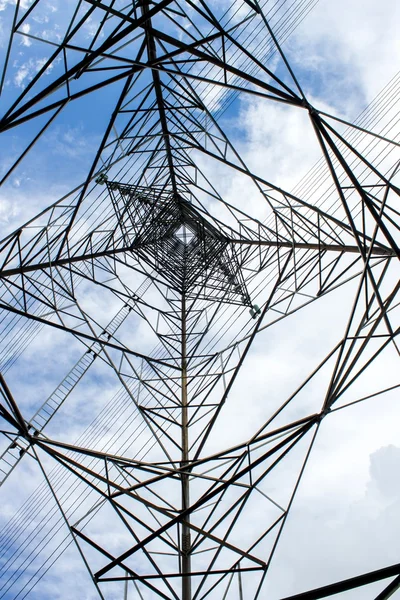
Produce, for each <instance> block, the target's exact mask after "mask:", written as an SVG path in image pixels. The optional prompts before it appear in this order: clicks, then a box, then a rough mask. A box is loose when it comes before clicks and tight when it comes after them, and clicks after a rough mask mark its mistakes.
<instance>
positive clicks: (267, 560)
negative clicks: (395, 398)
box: [0, 0, 400, 600]
mask: <svg viewBox="0 0 400 600" xmlns="http://www.w3.org/2000/svg"><path fill="white" fill-rule="evenodd" d="M72 4H73V5H74V6H73V7H72V6H71V7H70V8H73V10H72V11H71V15H70V19H69V20H66V21H65V30H63V31H62V33H60V35H59V39H58V40H57V41H51V44H49V40H47V39H46V38H45V36H42V37H41V36H40V35H36V34H34V33H32V31H33V29H32V28H33V24H34V22H39V20H40V18H41V15H42V13H41V11H42V10H43V9H44V8H43V6H44V5H43V2H40V1H35V2H33V3H31V4H30V5H29V7H24V6H22V4H20V3H17V4H16V6H15V12H14V17H13V21H12V28H11V29H12V33H11V36H10V42H9V45H8V48H7V50H6V53H5V60H4V65H5V68H4V75H3V79H2V86H3V95H4V97H5V103H6V109H5V111H4V113H3V116H2V119H1V121H0V130H1V131H2V132H3V133H4V135H7V132H9V131H13V130H14V128H17V127H18V128H19V129H20V128H24V127H25V128H26V129H27V132H28V135H30V139H29V140H27V144H26V148H24V149H23V150H22V152H21V154H20V156H18V157H17V158H16V160H15V161H14V162H13V164H11V165H9V166H8V168H7V172H6V173H5V175H4V178H3V182H6V181H7V179H8V178H9V177H10V176H11V174H12V173H13V172H14V170H15V169H16V168H17V167H18V165H19V164H20V162H21V161H22V160H23V159H24V158H25V157H26V155H27V153H28V151H29V150H30V149H31V148H32V147H33V146H34V144H35V143H39V142H40V141H41V140H43V139H44V140H46V137H45V136H46V133H47V131H48V129H49V128H51V127H52V126H53V123H56V122H58V120H59V119H61V118H63V115H64V114H65V113H66V114H70V113H68V111H69V110H70V107H71V106H75V104H76V103H79V102H80V101H81V100H82V99H88V98H89V99H92V98H93V100H91V102H93V103H94V104H93V105H95V104H96V102H98V101H99V98H100V99H101V98H105V97H106V91H109V90H112V93H113V96H112V98H111V100H110V98H109V97H107V102H108V105H111V104H112V109H111V110H110V111H109V118H108V120H107V121H106V122H105V123H104V124H103V129H102V137H101V140H100V143H99V144H98V149H97V151H96V154H95V156H94V159H93V162H92V165H91V168H90V169H89V172H88V173H87V177H86V178H85V181H84V182H83V183H82V185H80V186H79V187H78V188H77V189H74V190H73V191H72V192H71V193H68V194H67V195H65V196H64V197H63V198H61V199H60V200H58V201H56V202H55V203H54V204H52V205H51V206H50V207H49V208H47V209H45V210H43V211H42V212H41V213H40V214H39V215H38V216H37V217H35V218H33V219H31V220H30V221H29V222H28V223H26V224H25V225H22V226H21V227H19V228H18V229H17V230H16V231H15V232H13V233H10V234H9V235H8V236H6V237H5V238H4V239H3V240H2V242H1V244H0V287H1V296H0V297H1V301H0V306H1V309H2V311H3V315H4V316H3V324H4V331H5V332H6V334H7V335H8V332H13V331H15V327H16V326H19V323H21V322H24V323H25V322H26V323H28V324H29V323H33V324H35V326H39V325H40V326H42V325H43V326H46V327H50V328H51V327H52V328H54V329H56V330H58V331H63V332H65V333H66V334H68V335H70V336H73V337H74V338H75V339H77V340H79V341H80V342H81V343H82V345H83V347H84V354H83V355H82V357H81V358H80V359H79V360H78V362H77V363H76V364H75V365H74V366H73V367H72V369H71V370H70V371H69V372H68V374H67V375H66V376H65V378H64V379H63V381H62V383H61V384H60V386H58V387H57V388H56V389H55V391H54V392H53V393H52V394H51V395H50V397H49V398H48V399H47V400H46V401H45V402H44V403H43V404H41V405H40V406H39V408H38V409H37V410H36V412H35V414H34V416H33V417H31V416H30V415H26V414H24V411H23V410H21V400H20V399H19V398H18V397H15V395H14V393H13V390H12V389H11V388H10V387H9V386H8V384H7V377H6V375H1V378H0V383H1V394H2V398H1V403H0V415H1V417H2V425H1V427H2V432H3V434H4V435H5V436H6V437H7V439H8V440H9V445H8V446H7V448H6V449H5V451H4V453H3V455H2V458H1V462H0V468H1V477H2V479H1V482H2V483H3V482H4V481H5V480H6V479H7V477H8V475H9V474H10V473H11V471H12V470H13V468H14V467H15V466H16V465H17V463H19V462H20V461H21V460H22V459H23V460H27V458H24V457H28V456H29V457H30V458H31V459H33V460H35V461H36V462H37V464H38V468H40V470H41V472H42V475H43V479H44V482H45V485H46V490H47V488H48V490H49V491H48V492H46V493H48V494H50V496H51V498H52V501H53V502H54V503H55V505H56V506H57V510H58V513H57V514H58V515H59V519H61V524H63V526H64V527H67V528H68V535H69V537H68V540H69V541H71V540H72V541H73V543H74V545H75V546H76V551H77V552H78V553H79V554H80V556H81V558H82V560H83V562H84V564H85V566H86V568H87V571H88V573H89V574H90V577H91V579H92V581H93V585H94V588H95V589H96V591H97V593H98V595H99V597H101V598H104V599H105V600H109V599H111V598H117V597H118V598H123V597H125V598H130V597H131V596H130V594H132V597H135V598H136V597H138V598H156V597H157V598H158V597H159V598H166V599H171V598H176V599H177V600H178V599H181V600H195V599H196V600H200V599H202V598H240V599H242V598H246V600H247V599H250V598H263V597H265V596H263V594H264V591H263V590H265V586H266V585H267V583H268V574H269V570H270V566H271V562H272V561H273V559H274V556H275V554H276V551H277V548H278V546H279V543H280V540H281V536H282V532H283V531H284V528H285V525H286V522H287V518H288V515H289V513H290V509H291V507H292V504H293V501H294V499H295V494H296V492H297V489H298V487H299V484H300V482H301V478H302V475H303V473H304V471H305V469H306V466H307V463H308V460H309V457H310V455H311V452H312V449H313V446H314V443H315V440H316V439H317V437H318V436H319V435H320V431H321V430H323V421H324V419H326V418H328V419H329V418H330V415H331V413H332V412H333V411H335V410H336V409H338V408H344V409H345V407H346V406H347V405H349V406H350V405H352V404H353V403H355V402H359V401H361V400H363V399H364V396H366V394H364V396H363V395H362V394H361V392H360V391H358V389H357V384H358V382H359V381H360V379H362V378H363V377H366V376H367V375H368V373H369V369H370V368H371V366H372V365H375V364H377V361H381V360H383V364H384V360H385V357H386V356H387V354H388V353H393V354H394V355H395V356H396V355H397V353H398V346H397V342H396V336H397V334H398V331H399V326H398V307H397V304H398V258H399V248H398V237H399V236H398V233H399V232H398V206H397V203H398V197H399V188H398V185H397V183H398V181H397V172H398V159H399V157H398V154H397V155H396V152H398V147H399V144H398V142H396V141H393V140H392V139H391V138H390V137H389V135H388V134H387V131H386V130H382V129H378V128H374V127H372V129H371V130H369V129H368V128H367V127H366V126H364V124H363V122H362V121H361V122H360V123H359V124H350V123H347V122H346V121H344V120H343V119H341V118H339V117H337V116H335V115H333V114H330V113H328V112H326V111H323V110H319V109H318V107H315V106H313V105H312V104H311V103H310V101H309V99H308V98H307V96H306V94H305V92H304V90H303V85H302V82H301V78H298V77H297V76H296V73H295V71H294V69H292V67H291V65H290V64H289V62H288V60H287V57H286V55H285V53H284V52H283V50H282V46H281V42H282V39H281V38H282V34H281V33H280V29H279V23H277V22H275V21H274V18H275V17H274V14H273V13H272V12H271V11H270V9H269V7H268V3H264V4H261V3H259V2H257V0H254V1H251V2H250V0H246V1H245V2H243V3H242V4H241V6H240V11H239V12H236V4H235V3H232V6H233V5H234V6H235V11H234V14H232V11H231V10H225V9H223V8H221V7H218V6H216V5H215V3H212V2H207V1H203V0H201V1H200V2H193V3H192V2H189V1H188V2H178V1H172V0H159V1H157V2H150V1H147V0H141V1H140V2H133V3H128V4H124V3H123V2H115V1H114V0H109V1H104V2H98V1H94V0H93V1H92V0H91V1H89V0H87V1H86V2H85V3H83V4H82V2H77V3H71V5H72ZM75 5H76V6H75ZM231 8H232V7H231ZM285 18H286V23H288V24H289V25H291V24H292V23H293V22H294V21H295V20H296V19H297V18H298V16H297V15H296V14H295V13H294V12H292V13H291V12H290V11H289V14H288V15H286V17H285ZM93 19H95V20H96V19H98V21H96V22H98V27H97V29H96V32H95V34H94V36H93V37H92V38H91V39H90V40H89V41H88V40H87V39H86V38H85V35H84V31H85V27H86V26H87V24H88V23H89V22H91V21H92V22H93ZM177 32H179V34H178V33H177ZM18 36H23V39H27V40H29V43H31V44H32V45H33V46H34V47H35V48H36V47H37V48H38V49H39V50H41V49H42V47H43V46H46V48H47V46H48V45H51V52H50V54H49V55H48V57H47V58H46V59H45V60H44V61H43V62H42V64H41V65H40V67H39V68H38V71H37V73H36V74H34V76H33V77H32V79H31V80H30V81H29V83H27V84H26V87H25V88H24V89H23V90H22V91H21V92H20V93H19V95H18V97H17V98H12V99H10V98H9V96H8V91H7V87H6V85H5V84H6V80H7V73H8V72H9V71H10V69H12V64H13V56H14V54H13V53H15V52H17V49H18V48H17V44H18V42H17V41H16V40H17V39H18ZM85 40H86V41H85ZM271 56H274V61H275V64H274V66H273V67H272V66H270V63H269V59H270V58H271ZM239 92H240V93H242V94H247V95H249V97H255V98H257V99H262V100H263V101H265V102H266V103H268V102H277V103H281V104H283V105H284V106H285V107H287V109H288V110H293V111H303V112H304V114H307V116H308V119H309V124H310V128H312V129H313V131H314V133H315V138H316V140H317V142H318V144H319V146H320V150H321V156H322V161H323V164H324V169H325V170H324V173H326V180H325V181H324V182H322V183H321V184H320V187H319V189H315V187H314V188H313V189H311V190H303V191H302V192H301V193H293V192H289V191H286V190H284V189H283V188H282V187H280V186H279V184H278V183H277V182H271V181H269V180H268V179H266V178H265V177H263V176H260V175H259V174H256V173H253V172H251V171H250V169H249V168H248V167H247V165H246V163H245V161H244V160H243V158H242V157H241V155H240V154H239V152H238V151H237V150H236V148H235V145H234V144H233V143H232V142H231V140H230V139H229V137H228V136H227V134H226V133H225V131H224V128H223V126H222V125H221V119H220V117H221V115H222V114H223V110H224V109H225V108H226V106H227V105H228V104H229V103H230V102H232V101H233V100H234V99H235V98H236V96H237V94H238V93H239ZM86 108H87V105H86ZM99 112H100V108H99ZM88 118H89V117H88ZM388 130H390V127H389V126H388ZM215 165H218V167H217V166H215ZM229 174H230V175H229ZM227 177H237V178H238V179H236V180H235V181H237V182H238V189H237V191H236V194H235V193H233V194H231V195H230V196H232V198H230V199H229V201H228V199H227V198H226V197H224V196H223V195H222V193H221V192H220V187H221V181H220V180H221V179H223V178H225V179H226V178H227ZM241 182H245V184H242V183H241ZM253 206H256V207H257V208H256V209H254V210H253V208H252V207H253ZM258 207H260V208H258ZM338 289H343V290H346V289H349V290H351V296H350V291H349V299H350V300H349V306H348V321H347V324H346V327H345V329H344V331H343V332H341V333H340V334H338V339H337V343H336V344H335V345H334V347H333V348H331V349H330V350H329V352H328V353H327V354H326V357H325V358H324V359H323V360H322V362H321V363H320V364H318V365H316V366H315V370H314V371H313V372H312V373H311V374H310V375H307V376H306V374H305V377H304V381H303V383H302V384H301V385H300V386H299V387H298V388H297V389H296V390H294V391H293V393H292V394H290V395H289V396H285V397H282V398H280V400H279V403H278V404H276V405H269V403H268V402H267V396H268V392H267V390H266V391H265V394H266V406H265V409H264V410H263V411H261V417H260V422H259V423H258V424H257V427H255V428H254V431H253V432H252V435H251V436H250V437H247V438H244V439H243V438H241V439H230V434H229V430H228V431H226V430H224V429H223V427H222V429H221V427H219V429H216V428H217V425H218V424H219V423H220V422H221V421H222V422H223V419H224V411H225V409H226V405H227V400H228V398H229V396H230V395H231V394H233V393H235V386H236V385H237V383H238V381H239V378H240V374H241V372H242V369H243V366H244V365H245V364H246V361H248V360H250V359H251V356H252V351H253V348H254V347H255V345H256V344H257V341H258V340H263V339H265V336H266V335H267V334H268V332H269V330H270V328H272V327H276V326H277V324H278V323H281V322H282V321H283V320H284V319H286V318H287V317H290V316H291V315H293V314H294V313H297V312H298V311H300V310H301V309H302V308H304V307H306V306H308V305H310V304H311V303H315V306H318V302H319V301H320V299H322V298H323V297H325V296H326V295H327V294H330V293H332V292H333V291H335V290H338ZM93 290H96V291H93ZM90 293H93V294H97V295H98V297H101V298H102V300H103V299H107V302H109V304H110V306H111V305H112V306H117V312H116V314H115V315H113V316H112V315H109V317H112V318H111V320H110V319H109V323H108V325H107V324H106V322H105V321H104V318H103V319H102V320H101V319H99V318H98V316H97V314H96V310H95V309H93V307H92V310H90V309H89V308H88V306H87V297H88V294H90ZM263 336H264V337H263ZM6 340H7V337H6ZM382 357H383V358H382ZM93 364H96V365H99V364H101V365H102V368H104V370H106V371H107V372H110V373H112V376H113V377H114V378H115V381H116V382H118V384H119V385H120V389H121V394H122V396H123V398H125V399H126V402H127V403H128V404H129V410H131V411H132V413H129V414H131V415H132V418H131V417H129V419H128V418H127V417H126V414H125V412H123V411H122V408H121V405H119V404H118V402H119V400H118V398H115V397H114V399H113V400H112V402H111V403H110V405H109V408H108V409H107V410H108V411H109V412H103V413H101V415H100V416H99V418H98V420H96V421H95V424H94V426H93V431H92V430H91V434H90V436H86V437H85V436H84V437H83V438H82V439H81V440H80V441H78V442H74V440H70V439H65V437H63V436H62V435H61V436H60V437H59V438H55V437H53V436H51V435H48V434H47V433H46V429H45V427H47V424H48V422H49V421H50V420H51V419H53V417H54V416H55V414H56V412H57V411H58V410H59V409H61V407H63V406H64V402H65V401H66V400H67V399H68V398H69V396H70V395H71V394H73V393H75V394H78V395H79V389H80V387H79V386H81V385H82V382H83V381H84V379H85V376H87V373H88V371H89V369H91V367H92V365H93ZM317 378H318V382H319V384H318V385H319V394H318V398H317V399H316V401H315V402H314V404H313V406H312V410H311V408H310V404H309V403H308V402H307V401H306V402H303V400H304V394H305V395H306V396H307V394H311V392H309V390H310V389H312V386H313V385H314V380H315V379H317ZM246 386H247V395H246V397H245V398H243V402H246V403H248V404H249V412H251V402H252V389H251V388H252V382H251V381H246ZM388 387H389V386H388V385H387V383H386V381H385V377H383V378H382V381H377V382H376V388H374V389H373V390H371V392H370V393H371V394H372V395H376V396H379V397H380V395H381V394H383V393H385V392H388V391H390V390H388V389H387V388H388ZM241 389H242V393H244V388H243V387H242V388H241ZM354 389H355V390H356V391H355V392H354V394H353V390H354ZM293 407H294V408H293ZM124 410H125V409H124ZM105 414H107V419H109V422H107V426H106V425H105V424H104V423H105V420H104V419H105V417H104V415H105ZM102 415H103V416H102ZM110 415H111V416H110ZM102 419H103V420H102ZM216 431H217V432H218V437H216V435H215V432H216ZM92 434H93V435H92ZM96 436H97V437H96ZM104 438H105V441H104V442H101V439H104ZM116 448H117V450H116ZM293 456H295V457H296V461H298V462H296V466H295V468H294V467H293V463H292V462H291V461H292V457H293ZM52 465H56V468H53V466H52ZM276 474H277V475H276ZM277 481H279V485H280V486H281V490H282V492H281V491H279V489H278V488H277ZM43 489H44V488H43ZM40 493H41V492H40ZM36 496H37V497H38V494H37V495H36ZM36 499H37V498H36ZM10 527H11V529H10V535H12V531H13V529H14V528H15V524H14V525H13V524H11V526H10ZM46 536H47V534H46ZM43 539H44V540H45V545H46V546H48V547H49V548H50V549H51V548H52V546H51V536H50V537H44V538H43ZM55 539H56V538H55ZM57 539H58V538H57ZM7 543H8V540H7V538H6V539H5V544H6V548H7V547H9V546H7ZM57 543H58V541H57ZM68 543H69V542H68ZM57 552H58V550H57V551H55V555H57ZM6 558H7V554H6ZM45 568H47V567H45ZM399 573H400V568H399V567H398V565H390V566H389V567H387V568H385V569H380V570H379V571H375V572H372V573H368V574H364V575H360V574H355V575H359V577H357V578H353V579H349V580H345V581H338V582H336V583H335V584H332V586H327V587H326V588H325V589H323V590H321V589H320V590H311V591H308V592H305V593H304V594H303V595H300V596H296V597H299V598H300V597H301V598H304V599H311V598H319V597H324V595H325V596H327V595H332V594H333V593H338V592H342V591H346V590H349V589H353V588H356V587H359V586H363V585H366V584H369V583H371V582H376V581H379V580H381V579H386V578H389V577H394V576H396V577H397V579H396V580H395V581H394V583H392V582H390V583H389V585H388V587H386V589H385V590H384V591H383V592H380V595H379V598H381V599H383V598H386V597H389V595H390V594H391V593H392V592H393V591H394V590H395V589H396V585H397V583H398V578H399V577H400V575H399ZM7 581H8V580H7ZM10 581H11V583H10V584H8V583H7V585H8V587H6V588H5V589H6V592H5V593H12V586H13V585H14V581H15V579H10ZM386 585H387V584H386ZM382 587H383V586H382ZM8 590H11V591H10V592H8ZM10 597H11V596H10ZM293 598H294V597H293Z"/></svg>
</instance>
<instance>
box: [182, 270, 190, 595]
mask: <svg viewBox="0 0 400 600" xmlns="http://www.w3.org/2000/svg"><path fill="white" fill-rule="evenodd" d="M184 260H185V259H184ZM185 294H186V292H185V288H183V292H182V304H181V367H182V376H181V402H182V423H181V426H182V461H181V466H182V474H181V481H182V510H183V511H185V510H186V509H187V508H188V507H189V504H190V498H189V473H188V470H187V465H188V462H189V436H188V386H187V344H186V342H187V339H186V336H187V334H186V296H185ZM181 556H182V600H191V597H192V594H191V559H190V525H189V516H187V517H185V518H184V520H183V521H182V535H181Z"/></svg>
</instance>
